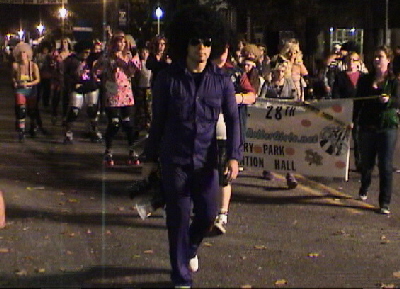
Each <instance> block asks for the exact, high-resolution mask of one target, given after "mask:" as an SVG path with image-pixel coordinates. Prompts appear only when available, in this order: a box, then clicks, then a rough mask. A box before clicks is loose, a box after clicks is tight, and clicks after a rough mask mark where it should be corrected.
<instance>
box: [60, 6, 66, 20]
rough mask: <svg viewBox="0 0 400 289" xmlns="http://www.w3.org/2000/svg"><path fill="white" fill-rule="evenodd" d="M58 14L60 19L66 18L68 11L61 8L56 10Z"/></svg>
mask: <svg viewBox="0 0 400 289" xmlns="http://www.w3.org/2000/svg"><path fill="white" fill-rule="evenodd" d="M58 14H59V15H60V17H61V18H62V19H64V18H67V15H68V10H67V9H65V7H62V8H60V9H59V10H58Z"/></svg>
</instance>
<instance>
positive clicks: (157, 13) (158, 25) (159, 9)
mask: <svg viewBox="0 0 400 289" xmlns="http://www.w3.org/2000/svg"><path fill="white" fill-rule="evenodd" d="M163 14H164V12H163V11H162V9H161V8H160V7H157V9H156V17H157V35H160V18H161V17H162V16H163Z"/></svg>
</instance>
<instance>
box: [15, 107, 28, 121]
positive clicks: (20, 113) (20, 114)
mask: <svg viewBox="0 0 400 289" xmlns="http://www.w3.org/2000/svg"><path fill="white" fill-rule="evenodd" d="M15 115H16V117H17V119H23V118H26V106H25V105H17V106H16V107H15Z"/></svg>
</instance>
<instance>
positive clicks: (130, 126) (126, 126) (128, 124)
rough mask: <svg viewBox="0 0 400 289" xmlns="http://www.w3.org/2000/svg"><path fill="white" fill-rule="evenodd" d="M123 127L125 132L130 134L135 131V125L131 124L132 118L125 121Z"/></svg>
mask: <svg viewBox="0 0 400 289" xmlns="http://www.w3.org/2000/svg"><path fill="white" fill-rule="evenodd" d="M121 126H122V129H123V130H124V131H129V132H130V131H131V130H133V123H132V122H131V120H130V118H126V119H123V120H122V123H121Z"/></svg>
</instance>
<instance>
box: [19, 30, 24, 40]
mask: <svg viewBox="0 0 400 289" xmlns="http://www.w3.org/2000/svg"><path fill="white" fill-rule="evenodd" d="M18 36H19V40H20V41H22V37H23V36H24V30H22V28H21V29H20V30H18Z"/></svg>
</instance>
